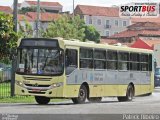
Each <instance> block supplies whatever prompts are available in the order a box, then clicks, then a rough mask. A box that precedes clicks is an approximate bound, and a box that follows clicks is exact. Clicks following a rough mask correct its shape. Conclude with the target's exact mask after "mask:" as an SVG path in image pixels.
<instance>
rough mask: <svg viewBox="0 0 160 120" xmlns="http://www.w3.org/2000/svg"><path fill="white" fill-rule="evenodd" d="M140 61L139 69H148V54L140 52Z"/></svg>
mask: <svg viewBox="0 0 160 120" xmlns="http://www.w3.org/2000/svg"><path fill="white" fill-rule="evenodd" d="M140 62H141V65H140V66H141V71H148V70H149V64H148V63H149V56H148V54H141V55H140Z"/></svg>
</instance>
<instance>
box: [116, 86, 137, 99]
mask: <svg viewBox="0 0 160 120" xmlns="http://www.w3.org/2000/svg"><path fill="white" fill-rule="evenodd" d="M133 96H134V89H133V86H132V85H129V86H128V88H127V93H126V96H125V97H117V98H118V101H119V102H124V101H132V99H133Z"/></svg>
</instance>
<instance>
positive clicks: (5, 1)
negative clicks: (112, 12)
mask: <svg viewBox="0 0 160 120" xmlns="http://www.w3.org/2000/svg"><path fill="white" fill-rule="evenodd" d="M13 1H14V0H0V5H2V6H11V5H12V4H13ZM23 1H24V0H18V3H21V2H23ZM32 1H36V0H32ZM40 1H50V2H52V1H53V2H59V3H61V4H62V5H63V11H73V7H72V6H73V0H40ZM74 1H75V7H76V5H77V4H80V5H95V6H107V7H109V6H112V5H121V4H126V3H131V2H148V1H149V2H160V0H74Z"/></svg>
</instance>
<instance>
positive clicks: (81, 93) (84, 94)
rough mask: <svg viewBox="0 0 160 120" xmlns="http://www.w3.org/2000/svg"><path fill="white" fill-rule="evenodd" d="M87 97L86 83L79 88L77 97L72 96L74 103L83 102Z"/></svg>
mask: <svg viewBox="0 0 160 120" xmlns="http://www.w3.org/2000/svg"><path fill="white" fill-rule="evenodd" d="M86 98H87V89H86V87H85V86H84V85H82V86H81V87H80V89H79V94H78V97H77V98H72V101H73V103H74V104H83V103H85V101H86Z"/></svg>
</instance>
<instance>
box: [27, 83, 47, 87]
mask: <svg viewBox="0 0 160 120" xmlns="http://www.w3.org/2000/svg"><path fill="white" fill-rule="evenodd" d="M25 85H26V86H29V87H35V85H34V84H25ZM49 86H50V85H37V86H36V87H49Z"/></svg>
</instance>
